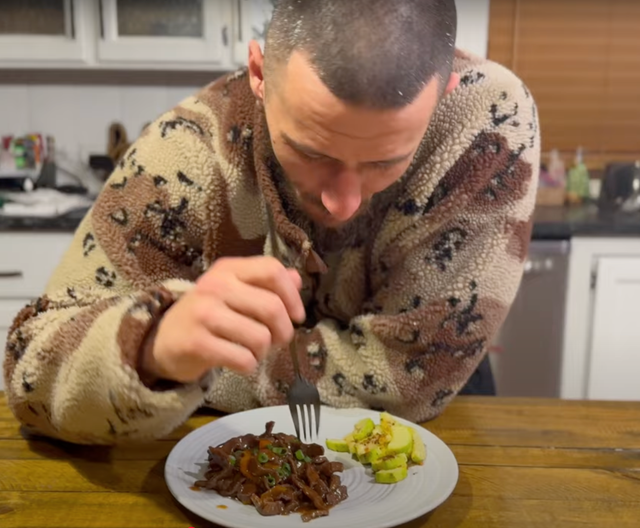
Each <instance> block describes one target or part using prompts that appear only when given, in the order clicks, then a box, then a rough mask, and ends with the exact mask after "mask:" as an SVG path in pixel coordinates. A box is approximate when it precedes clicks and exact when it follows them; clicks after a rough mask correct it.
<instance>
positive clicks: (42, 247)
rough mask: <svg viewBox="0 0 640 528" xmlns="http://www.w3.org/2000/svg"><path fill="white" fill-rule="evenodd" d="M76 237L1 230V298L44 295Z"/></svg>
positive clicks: (66, 234)
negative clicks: (50, 279) (53, 274)
mask: <svg viewBox="0 0 640 528" xmlns="http://www.w3.org/2000/svg"><path fill="white" fill-rule="evenodd" d="M72 240H73V234H71V233H0V299H12V298H13V299H25V298H26V299H32V298H35V297H38V296H40V295H41V294H42V292H43V291H44V289H45V287H46V284H47V282H48V281H49V278H50V277H51V274H52V273H53V271H54V270H55V268H56V266H57V265H58V263H59V262H60V260H61V259H62V256H63V255H64V253H65V252H66V250H67V248H68V247H69V245H70V244H71V241H72Z"/></svg>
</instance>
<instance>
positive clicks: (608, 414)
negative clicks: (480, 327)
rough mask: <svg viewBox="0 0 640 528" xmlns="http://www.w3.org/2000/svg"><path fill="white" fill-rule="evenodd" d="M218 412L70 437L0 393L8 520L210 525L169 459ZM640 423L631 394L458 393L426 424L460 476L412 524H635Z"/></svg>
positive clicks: (1, 508) (51, 525)
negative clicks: (138, 431) (161, 435)
mask: <svg viewBox="0 0 640 528" xmlns="http://www.w3.org/2000/svg"><path fill="white" fill-rule="evenodd" d="M215 419H216V416H215V415H212V414H211V413H207V414H196V415H194V416H193V417H191V418H190V419H189V420H188V421H187V423H185V424H184V425H182V426H181V427H180V428H179V429H177V430H176V431H174V432H173V433H171V434H170V435H169V437H168V438H166V439H164V440H158V441H152V442H147V443H143V444H137V445H135V444H134V445H130V446H120V447H116V448H111V449H109V448H103V447H87V446H74V445H69V444H64V443H61V442H55V441H51V440H47V439H43V438H37V437H29V436H28V435H27V434H26V433H23V432H22V431H21V430H20V428H19V425H18V422H16V420H15V419H14V418H13V416H12V415H11V413H10V411H9V409H8V407H7V403H6V398H5V396H3V395H2V394H1V393H0V444H2V445H1V449H0V521H2V526H3V527H6V528H18V527H20V528H22V527H26V526H34V527H35V526H38V527H42V528H63V527H64V528H66V527H68V526H78V527H79V526H83V527H87V528H92V527H93V528H97V527H100V528H121V527H122V526H132V527H133V526H135V527H136V528H152V527H153V528H155V527H158V526H162V527H165V528H187V527H189V526H193V527H195V528H205V527H210V528H214V526H215V525H213V524H210V523H207V522H205V521H203V520H202V519H200V518H199V517H197V516H196V515H194V514H192V513H191V512H189V511H188V510H186V509H185V508H183V507H182V506H180V505H179V504H178V503H177V502H176V501H175V500H174V499H173V497H172V496H171V494H170V493H169V490H168V489H167V486H166V484H165V481H164V465H165V461H166V457H167V455H168V454H169V452H170V451H171V449H172V448H173V447H174V445H175V444H176V443H177V442H178V441H179V440H180V439H181V438H183V437H184V436H185V435H186V434H188V433H190V432H191V431H193V430H194V429H196V428H198V427H201V426H203V425H205V424H206V423H208V422H210V421H212V420H215ZM639 423H640V403H634V402H594V401H571V400H546V399H512V398H495V397H469V396H459V397H458V398H456V399H455V400H454V402H453V403H452V404H451V405H450V406H449V407H448V408H447V410H446V411H445V412H444V414H443V415H442V416H441V417H439V418H437V419H436V420H434V421H432V422H429V423H427V424H424V427H426V428H427V429H429V430H430V431H432V432H433V433H435V434H436V435H437V436H439V437H440V438H441V439H442V440H443V441H444V442H445V443H447V444H448V445H449V447H450V448H451V449H452V451H453V452H454V454H455V456H456V459H457V460H458V464H459V467H460V477H459V479H458V483H457V486H456V488H455V490H454V492H453V494H452V495H451V497H449V499H447V500H446V501H445V502H444V504H442V505H441V506H440V507H439V508H437V509H436V510H435V511H433V512H432V513H430V514H428V515H426V516H425V517H422V518H420V519H416V520H415V521H413V522H411V523H409V524H407V525H404V528H431V527H433V528H436V527H437V528H476V527H477V528H487V527H490V528H514V527H518V528H540V527H542V526H545V527H556V526H558V527H562V528H578V527H579V528H589V527H593V528H609V527H610V528H614V527H615V528H632V527H637V526H638V519H640V501H639V500H638V498H639V497H640V480H639V479H638V472H639V471H640V457H639V456H638V453H639V451H640V436H639V435H638V424H639ZM204 455H205V454H204V453H203V457H204ZM427 456H429V455H427ZM203 460H204V459H203ZM391 506H392V505H391ZM230 521H231V519H230ZM313 524H314V523H313V521H312V522H311V523H310V524H309V526H311V527H313ZM300 526H302V523H301V524H300Z"/></svg>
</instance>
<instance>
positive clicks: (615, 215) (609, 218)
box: [532, 205, 640, 240]
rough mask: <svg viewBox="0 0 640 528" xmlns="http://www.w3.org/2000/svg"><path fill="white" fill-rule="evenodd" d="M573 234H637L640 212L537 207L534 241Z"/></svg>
mask: <svg viewBox="0 0 640 528" xmlns="http://www.w3.org/2000/svg"><path fill="white" fill-rule="evenodd" d="M572 236H594V237H598V236H601V237H620V236H640V213H623V212H616V211H600V210H598V207H597V206H595V205H580V206H574V207H541V206H539V207H536V210H535V212H534V215H533V233H532V238H533V239H534V240H553V239H555V240H562V239H569V238H571V237H572Z"/></svg>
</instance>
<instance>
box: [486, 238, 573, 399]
mask: <svg viewBox="0 0 640 528" xmlns="http://www.w3.org/2000/svg"><path fill="white" fill-rule="evenodd" d="M570 244H571V243H570V241H569V240H534V241H532V242H531V244H530V246H529V256H528V259H527V262H526V263H525V272H524V276H523V278H522V283H521V285H520V289H519V291H518V294H517V296H516V298H515V300H514V303H513V306H512V308H511V311H510V312H509V315H508V316H507V319H506V320H505V323H504V325H503V327H502V329H501V331H500V332H499V334H498V336H497V339H496V340H495V342H494V344H493V346H492V347H491V348H490V353H489V358H490V361H491V367H492V370H493V374H494V377H495V382H496V390H497V394H498V396H527V397H533V396H540V397H552V398H556V397H560V379H561V373H560V369H561V363H562V340H563V331H564V312H565V304H566V292H567V278H568V268H569V252H570Z"/></svg>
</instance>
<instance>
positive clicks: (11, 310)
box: [0, 231, 73, 390]
mask: <svg viewBox="0 0 640 528" xmlns="http://www.w3.org/2000/svg"><path fill="white" fill-rule="evenodd" d="M72 240H73V234H72V233H42V232H10V231H8V232H2V233H0V352H1V353H0V356H1V357H4V350H5V345H6V342H7V333H8V332H9V328H10V327H11V323H12V322H13V318H14V317H15V316H16V314H17V313H18V311H19V310H20V309H21V308H22V307H24V306H25V305H26V304H28V303H29V302H31V301H32V300H33V299H35V298H37V297H39V296H40V295H42V293H43V291H44V289H45V287H46V285H47V282H48V281H49V278H50V277H51V274H52V273H53V271H54V270H55V268H56V266H57V265H58V263H59V262H60V260H61V259H62V256H63V255H64V253H65V252H66V250H67V248H68V247H69V245H70V244H71V241H72ZM3 388H4V387H3V381H2V376H0V390H3Z"/></svg>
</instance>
